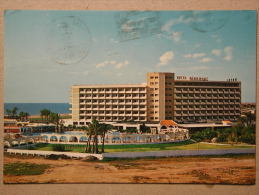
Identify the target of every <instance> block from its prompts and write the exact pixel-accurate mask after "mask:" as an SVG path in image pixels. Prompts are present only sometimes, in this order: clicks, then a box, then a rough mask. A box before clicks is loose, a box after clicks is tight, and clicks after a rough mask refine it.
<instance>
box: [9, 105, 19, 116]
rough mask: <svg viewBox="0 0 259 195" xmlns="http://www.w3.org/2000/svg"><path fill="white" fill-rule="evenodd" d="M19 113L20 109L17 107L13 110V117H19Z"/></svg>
mask: <svg viewBox="0 0 259 195" xmlns="http://www.w3.org/2000/svg"><path fill="white" fill-rule="evenodd" d="M17 111H18V108H17V107H14V108H13V109H12V111H11V113H12V116H13V117H17Z"/></svg>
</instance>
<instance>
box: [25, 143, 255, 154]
mask: <svg viewBox="0 0 259 195" xmlns="http://www.w3.org/2000/svg"><path fill="white" fill-rule="evenodd" d="M99 147H101V146H99ZM85 148H86V146H85V145H82V144H80V145H79V144H49V143H38V144H36V145H35V146H29V147H28V149H30V150H41V151H63V152H85ZM242 148H255V146H253V145H248V144H211V143H199V142H194V141H192V140H187V141H183V142H176V143H159V144H132V145H105V146H104V151H105V152H148V151H163V150H206V149H242Z"/></svg>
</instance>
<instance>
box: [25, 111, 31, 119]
mask: <svg viewBox="0 0 259 195" xmlns="http://www.w3.org/2000/svg"><path fill="white" fill-rule="evenodd" d="M29 116H30V114H29V113H28V112H25V113H24V117H25V120H26V121H28V118H29Z"/></svg>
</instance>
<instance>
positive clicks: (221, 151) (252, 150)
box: [103, 148, 255, 158]
mask: <svg viewBox="0 0 259 195" xmlns="http://www.w3.org/2000/svg"><path fill="white" fill-rule="evenodd" d="M253 153H255V148H247V149H212V150H167V151H153V152H113V153H104V154H103V157H104V158H138V157H170V156H202V155H224V154H253Z"/></svg>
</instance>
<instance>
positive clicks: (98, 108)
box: [71, 72, 241, 125]
mask: <svg viewBox="0 0 259 195" xmlns="http://www.w3.org/2000/svg"><path fill="white" fill-rule="evenodd" d="M71 94H72V95H71V105H72V107H71V110H72V120H73V124H75V125H85V124H87V123H88V122H90V121H91V120H92V119H93V118H96V119H97V120H99V121H106V122H116V121H132V120H133V121H138V122H159V121H162V120H174V121H176V122H178V123H188V122H195V123H196V122H210V121H221V120H231V121H236V120H237V119H238V117H239V116H240V114H241V112H240V105H241V82H240V81H236V79H228V80H227V81H209V80H208V78H201V77H185V76H175V74H174V73H169V72H153V73H147V83H146V84H126V85H74V86H72V89H71Z"/></svg>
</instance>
